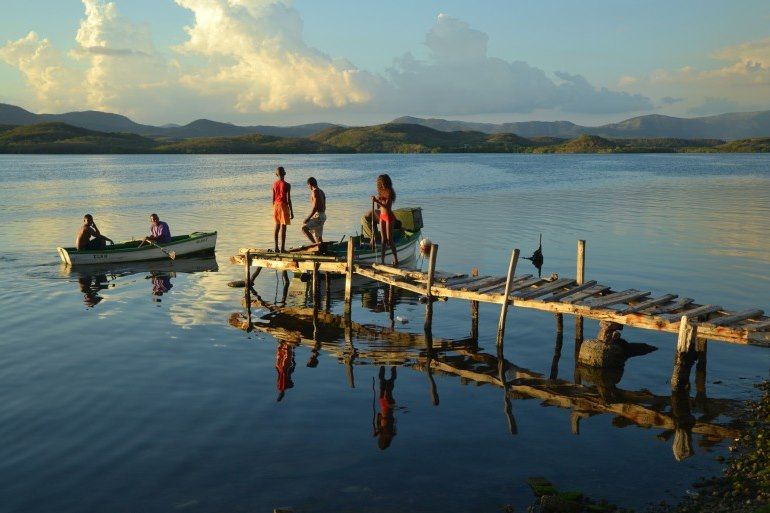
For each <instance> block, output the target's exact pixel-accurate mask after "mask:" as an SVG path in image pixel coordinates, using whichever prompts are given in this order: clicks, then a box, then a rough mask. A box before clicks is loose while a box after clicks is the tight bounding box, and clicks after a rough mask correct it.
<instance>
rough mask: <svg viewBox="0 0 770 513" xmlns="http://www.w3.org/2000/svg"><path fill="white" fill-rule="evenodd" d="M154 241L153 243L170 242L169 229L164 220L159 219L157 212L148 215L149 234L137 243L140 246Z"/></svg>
mask: <svg viewBox="0 0 770 513" xmlns="http://www.w3.org/2000/svg"><path fill="white" fill-rule="evenodd" d="M150 242H154V243H155V244H165V243H166V242H171V229H170V228H169V227H168V225H167V224H166V222H165V221H161V220H160V218H159V217H158V214H151V215H150V235H149V237H145V238H144V239H142V242H141V243H140V244H139V247H140V248H141V247H142V246H144V245H145V244H148V243H150Z"/></svg>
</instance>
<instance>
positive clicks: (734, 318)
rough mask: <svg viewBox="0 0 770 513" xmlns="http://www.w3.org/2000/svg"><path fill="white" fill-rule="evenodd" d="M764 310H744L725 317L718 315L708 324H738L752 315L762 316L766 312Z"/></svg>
mask: <svg viewBox="0 0 770 513" xmlns="http://www.w3.org/2000/svg"><path fill="white" fill-rule="evenodd" d="M764 313H765V312H763V311H762V310H759V309H756V308H755V309H751V310H743V311H742V312H737V313H734V314H732V315H726V316H724V317H717V318H715V319H711V320H710V321H708V323H707V324H710V325H712V326H730V325H732V324H737V323H739V322H741V321H745V320H746V319H750V318H752V317H761V316H762V314H764Z"/></svg>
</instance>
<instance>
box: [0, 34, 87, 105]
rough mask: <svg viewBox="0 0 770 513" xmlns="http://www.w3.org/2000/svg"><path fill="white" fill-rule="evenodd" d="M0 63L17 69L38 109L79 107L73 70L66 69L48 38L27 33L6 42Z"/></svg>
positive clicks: (77, 82) (79, 101) (80, 101)
mask: <svg viewBox="0 0 770 513" xmlns="http://www.w3.org/2000/svg"><path fill="white" fill-rule="evenodd" d="M0 60H2V61H4V62H5V63H7V64H9V65H11V66H14V67H15V68H18V70H19V71H20V72H21V74H22V75H23V76H24V78H25V80H26V81H27V83H28V84H29V85H30V86H32V92H33V93H34V95H35V99H36V104H37V106H38V107H39V108H40V109H43V110H54V111H56V110H61V109H67V108H76V107H78V106H79V105H82V102H83V100H84V98H83V97H82V95H81V94H79V91H80V87H79V86H80V81H79V79H78V73H77V71H76V70H74V69H72V68H70V67H68V66H67V64H66V62H65V60H64V56H63V55H62V54H61V53H60V52H59V51H58V50H57V49H56V48H55V47H53V46H52V45H51V43H50V41H48V39H40V37H39V36H38V35H37V34H36V33H35V32H30V33H29V34H27V35H26V36H25V37H22V38H21V39H18V40H16V41H8V42H7V43H6V44H5V46H3V47H1V48H0Z"/></svg>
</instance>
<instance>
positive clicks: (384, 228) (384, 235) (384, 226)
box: [380, 219, 388, 265]
mask: <svg viewBox="0 0 770 513" xmlns="http://www.w3.org/2000/svg"><path fill="white" fill-rule="evenodd" d="M380 235H381V237H380V261H381V263H382V264H383V265H385V244H387V241H388V223H387V221H384V220H382V219H380Z"/></svg>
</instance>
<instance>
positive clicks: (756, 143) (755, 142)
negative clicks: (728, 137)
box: [716, 137, 770, 153]
mask: <svg viewBox="0 0 770 513" xmlns="http://www.w3.org/2000/svg"><path fill="white" fill-rule="evenodd" d="M716 149H717V150H719V151H723V152H729V153H766V152H770V137H761V138H755V139H742V140H740V141H730V142H729V143H726V144H722V145H719V146H717V147H716Z"/></svg>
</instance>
